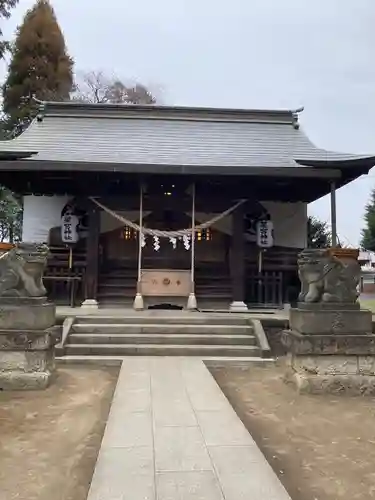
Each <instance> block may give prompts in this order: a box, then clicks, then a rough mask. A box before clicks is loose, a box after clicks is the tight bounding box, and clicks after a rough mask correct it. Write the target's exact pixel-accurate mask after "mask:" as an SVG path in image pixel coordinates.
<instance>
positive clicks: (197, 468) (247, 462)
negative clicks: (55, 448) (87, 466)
mask: <svg viewBox="0 0 375 500" xmlns="http://www.w3.org/2000/svg"><path fill="white" fill-rule="evenodd" d="M224 499H225V500H250V499H251V500H290V497H289V495H288V494H287V493H286V491H285V489H284V488H283V486H282V485H281V483H280V481H279V480H278V478H277V476H276V475H275V474H274V472H273V471H272V469H271V467H270V466H269V464H268V463H267V461H266V460H265V458H264V456H263V454H262V453H261V452H260V450H259V448H258V447H257V445H256V444H255V442H254V440H253V439H252V438H251V436H250V435H249V433H248V432H247V430H246V429H245V427H244V425H243V424H242V422H241V421H240V419H239V418H238V417H237V415H236V413H235V412H234V410H233V409H232V407H231V405H230V404H229V402H228V400H227V399H226V397H225V396H224V394H223V393H222V391H221V390H220V388H219V387H218V385H217V384H216V382H215V380H214V379H213V377H212V376H211V374H210V372H209V371H208V369H207V368H206V366H205V365H204V363H203V362H202V361H200V360H197V359H190V358H157V357H155V358H134V357H133V358H125V359H124V361H123V363H122V367H121V371H120V375H119V379H118V383H117V387H116V391H115V395H114V399H113V403H112V406H111V411H110V414H109V419H108V423H107V427H106V431H105V434H104V438H103V442H102V446H101V449H100V452H99V456H98V461H97V464H96V468H95V472H94V476H93V480H92V484H91V488H90V491H89V495H88V500H224Z"/></svg>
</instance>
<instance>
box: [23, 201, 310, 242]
mask: <svg viewBox="0 0 375 500" xmlns="http://www.w3.org/2000/svg"><path fill="white" fill-rule="evenodd" d="M69 199H70V197H69V196H56V195H55V196H33V195H31V196H25V197H24V210H23V229H22V240H23V241H27V242H35V243H42V242H47V241H48V234H49V231H50V229H52V228H53V227H56V226H60V224H61V211H62V209H63V208H64V206H65V204H66V203H67V202H68V201H69ZM262 205H263V206H264V207H265V208H266V209H267V211H268V212H269V213H270V215H271V220H272V221H273V223H274V236H275V245H278V246H283V247H292V248H304V247H305V246H306V244H307V204H306V203H279V202H269V201H266V202H262ZM118 213H119V215H123V216H124V217H126V218H127V219H129V220H131V221H135V220H137V219H138V217H139V213H138V212H137V211H133V212H118ZM148 214H149V212H146V213H145V214H144V216H147V215H148ZM215 215H216V214H204V213H197V214H196V218H197V221H198V222H199V223H202V222H204V221H206V220H208V219H211V218H212V217H215ZM122 225H123V224H122V222H120V221H118V220H117V219H115V218H113V217H112V216H111V215H109V214H107V213H105V212H102V213H101V223H100V226H101V227H100V230H101V233H105V232H108V231H112V230H114V229H116V228H119V227H121V226H122ZM214 227H215V228H216V229H217V230H219V231H222V232H223V233H225V234H229V235H230V234H231V232H232V222H231V216H228V217H225V218H224V219H222V220H221V221H219V222H218V223H216V224H215V225H214ZM181 229H186V228H181ZM250 239H251V237H250Z"/></svg>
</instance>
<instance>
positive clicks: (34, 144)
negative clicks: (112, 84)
mask: <svg viewBox="0 0 375 500" xmlns="http://www.w3.org/2000/svg"><path fill="white" fill-rule="evenodd" d="M301 111H302V110H297V111H278V110H275V111H272V110H235V109H211V108H186V107H171V106H143V105H114V104H95V105H94V104H82V103H77V102H67V103H54V102H47V103H42V104H41V107H40V112H39V114H38V116H37V118H36V119H35V120H34V121H33V122H32V123H31V125H30V126H29V127H28V129H27V130H26V131H25V132H23V133H22V134H21V135H20V136H19V137H17V138H15V139H13V140H9V141H3V142H0V184H1V185H4V186H6V187H7V188H9V189H11V190H12V191H14V192H16V193H18V194H20V195H22V196H23V203H24V211H23V235H22V239H23V241H27V242H40V243H42V242H45V243H47V244H48V245H49V246H50V258H49V264H48V269H47V272H46V276H45V284H46V286H47V288H48V291H49V294H50V297H51V299H53V300H55V301H56V302H57V303H59V304H66V305H68V304H70V305H72V306H81V305H82V304H83V306H84V307H91V308H96V307H98V305H99V306H122V307H134V308H135V309H146V308H148V307H152V306H153V307H155V306H156V307H170V306H174V307H181V308H186V307H188V308H190V309H195V308H199V309H226V310H228V309H231V310H235V311H236V310H238V311H242V310H246V309H247V308H249V307H252V306H256V307H259V306H269V307H276V306H280V305H282V304H284V303H287V302H290V301H293V300H295V299H296V296H297V294H298V291H299V280H298V276H297V254H298V252H299V251H300V250H301V249H303V248H304V247H306V245H307V205H308V203H311V202H312V201H315V200H316V199H318V198H320V197H322V196H324V195H327V194H329V193H330V194H331V215H332V230H333V240H334V244H335V242H336V205H335V192H336V190H337V189H338V188H340V187H342V186H344V185H346V184H348V183H349V182H351V181H353V180H354V179H356V178H358V177H359V176H361V175H363V174H367V173H368V171H369V170H370V169H371V167H372V166H373V165H374V164H375V157H373V156H365V155H362V156H361V155H350V154H342V153H335V152H330V151H325V150H323V149H319V148H318V147H316V146H315V145H313V144H312V143H311V142H310V140H309V139H308V138H307V137H306V135H305V134H304V132H303V131H302V130H301V128H300V126H299V121H298V116H299V113H300V112H301Z"/></svg>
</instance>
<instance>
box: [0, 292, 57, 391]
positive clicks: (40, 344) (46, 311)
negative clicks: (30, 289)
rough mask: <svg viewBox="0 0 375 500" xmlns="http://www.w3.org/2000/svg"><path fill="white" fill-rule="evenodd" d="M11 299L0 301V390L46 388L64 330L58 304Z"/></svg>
mask: <svg viewBox="0 0 375 500" xmlns="http://www.w3.org/2000/svg"><path fill="white" fill-rule="evenodd" d="M7 302H9V303H4V301H3V300H2V301H0V390H33V389H45V388H46V387H47V386H48V385H49V383H50V381H51V378H52V377H53V374H54V371H55V344H56V343H57V342H58V336H59V332H60V329H59V328H58V327H55V318H56V310H55V306H54V304H49V303H47V302H41V301H36V303H35V301H33V299H28V303H25V299H23V300H17V299H11V303H10V301H7ZM38 302H39V303H38Z"/></svg>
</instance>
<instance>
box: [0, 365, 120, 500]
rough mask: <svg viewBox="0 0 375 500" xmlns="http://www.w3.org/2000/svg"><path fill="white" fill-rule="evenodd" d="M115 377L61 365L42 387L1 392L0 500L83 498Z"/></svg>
mask: <svg viewBox="0 0 375 500" xmlns="http://www.w3.org/2000/svg"><path fill="white" fill-rule="evenodd" d="M117 376H118V369H116V368H114V369H106V368H103V369H102V368H100V369H99V368H90V369H87V368H81V367H77V368H76V367H72V368H70V367H69V368H66V367H65V368H59V369H58V375H57V378H56V380H55V381H54V383H53V384H52V385H51V387H50V388H49V389H47V390H46V391H37V392H22V393H21V392H0V500H13V499H17V500H86V496H87V493H88V488H89V485H90V482H91V478H92V474H93V470H94V467H95V463H96V458H97V454H98V451H99V447H100V443H101V440H102V436H103V433H104V428H105V423H106V420H107V416H108V412H109V407H110V403H111V400H112V396H113V391H114V388H115V384H116V380H117Z"/></svg>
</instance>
